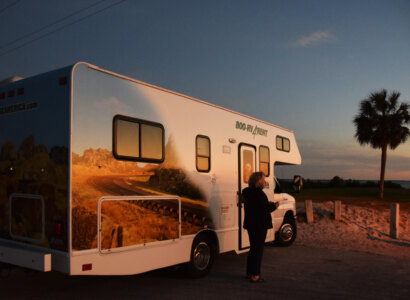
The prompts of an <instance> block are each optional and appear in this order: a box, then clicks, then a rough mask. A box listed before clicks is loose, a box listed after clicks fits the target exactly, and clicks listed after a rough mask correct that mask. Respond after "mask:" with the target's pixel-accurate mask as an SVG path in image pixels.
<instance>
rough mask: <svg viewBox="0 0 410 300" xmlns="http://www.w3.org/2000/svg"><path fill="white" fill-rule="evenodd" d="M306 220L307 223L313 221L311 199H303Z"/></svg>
mask: <svg viewBox="0 0 410 300" xmlns="http://www.w3.org/2000/svg"><path fill="white" fill-rule="evenodd" d="M305 209H306V220H307V223H308V224H312V223H313V205H312V200H305Z"/></svg>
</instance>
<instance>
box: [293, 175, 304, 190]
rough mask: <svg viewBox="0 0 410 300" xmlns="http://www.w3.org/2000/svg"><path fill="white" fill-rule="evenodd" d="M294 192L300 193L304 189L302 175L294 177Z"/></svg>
mask: <svg viewBox="0 0 410 300" xmlns="http://www.w3.org/2000/svg"><path fill="white" fill-rule="evenodd" d="M292 187H293V190H294V191H295V192H297V193H299V192H300V191H301V189H302V187H303V179H302V177H301V176H300V175H295V176H293V183H292Z"/></svg>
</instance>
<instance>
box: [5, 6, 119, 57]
mask: <svg viewBox="0 0 410 300" xmlns="http://www.w3.org/2000/svg"><path fill="white" fill-rule="evenodd" d="M103 1H105V0H103ZM124 1H126V0H121V1H118V2H116V3H113V4H111V5H109V6H106V7H104V8H102V9H100V10H97V11H95V12H93V13H91V14H88V15H86V16H84V17H82V18H80V19H78V20H76V21H74V22H71V23H68V24H66V25H64V26H61V27H60V28H57V29H55V30H52V31H50V32H48V33H45V34H43V35H41V36H39V37H37V38H35V39H32V40H30V41H28V42H25V43H23V44H22V45H20V46H17V47H14V48H12V49H10V50H7V51H5V52H3V53H1V54H0V57H2V56H4V55H6V54H8V53H10V52H13V51H15V50H18V49H20V48H23V47H24V46H27V45H29V44H31V43H34V42H36V41H38V40H41V39H43V38H45V37H47V36H49V35H52V34H54V33H56V32H58V31H61V30H63V29H64V28H67V27H69V26H71V25H74V24H76V23H79V22H81V21H83V20H85V19H87V18H89V17H92V16H95V15H97V14H99V13H101V12H103V11H105V10H107V9H110V8H112V7H114V6H117V5H119V4H121V3H122V2H124Z"/></svg>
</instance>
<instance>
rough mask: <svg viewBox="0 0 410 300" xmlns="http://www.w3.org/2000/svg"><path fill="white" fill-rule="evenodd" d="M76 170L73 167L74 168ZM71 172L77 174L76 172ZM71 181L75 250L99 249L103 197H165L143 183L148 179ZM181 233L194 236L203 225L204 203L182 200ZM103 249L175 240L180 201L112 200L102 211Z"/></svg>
mask: <svg viewBox="0 0 410 300" xmlns="http://www.w3.org/2000/svg"><path fill="white" fill-rule="evenodd" d="M74 169H75V168H74ZM74 171H75V170H74ZM75 173H76V176H73V247H74V249H78V250H80V249H90V248H94V247H97V246H98V245H97V207H98V199H100V198H101V197H104V196H136V195H138V196H146V195H165V194H164V193H162V192H160V191H155V189H153V188H152V187H149V186H148V185H147V184H144V181H145V180H144V177H147V175H146V174H132V175H131V174H130V175H100V176H97V175H90V176H86V175H80V173H79V172H75ZM148 177H149V176H148ZM181 202H182V203H181V206H182V214H181V220H182V223H181V234H182V235H186V234H193V233H196V232H198V231H199V230H201V228H203V227H204V226H206V225H207V222H209V221H208V218H207V216H206V215H205V214H204V211H206V207H207V204H206V203H203V202H200V201H194V200H190V199H187V198H182V199H181ZM101 215H102V231H101V248H102V249H111V248H115V247H121V246H129V245H136V244H141V243H147V242H153V241H160V240H168V239H174V238H178V235H179V215H178V202H176V201H175V200H161V201H153V200H151V201H112V202H111V201H110V202H105V201H104V202H103V204H102V206H101Z"/></svg>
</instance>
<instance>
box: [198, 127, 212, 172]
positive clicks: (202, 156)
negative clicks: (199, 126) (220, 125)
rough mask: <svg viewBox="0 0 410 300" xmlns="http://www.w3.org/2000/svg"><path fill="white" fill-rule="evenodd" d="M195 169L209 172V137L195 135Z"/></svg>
mask: <svg viewBox="0 0 410 300" xmlns="http://www.w3.org/2000/svg"><path fill="white" fill-rule="evenodd" d="M196 169H197V170H198V171H199V172H209V170H210V169H211V141H210V139H209V137H207V136H203V135H198V136H197V137H196Z"/></svg>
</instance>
